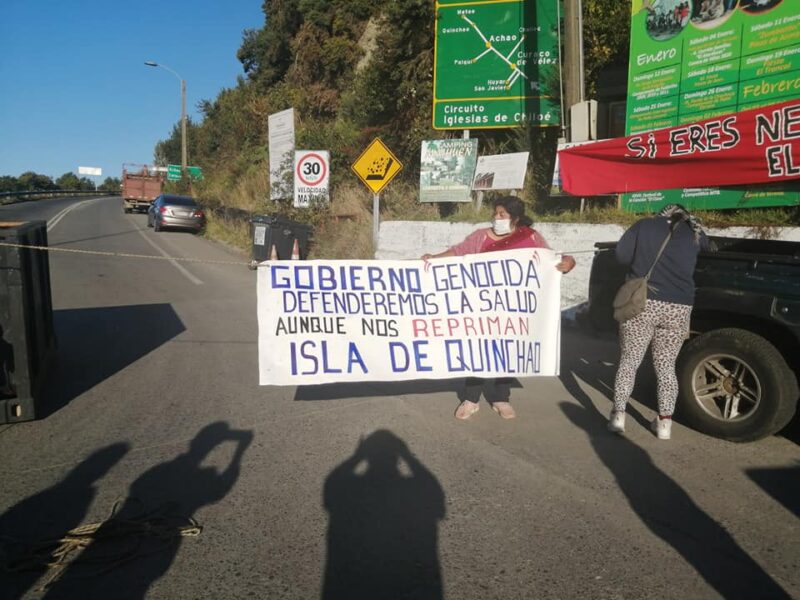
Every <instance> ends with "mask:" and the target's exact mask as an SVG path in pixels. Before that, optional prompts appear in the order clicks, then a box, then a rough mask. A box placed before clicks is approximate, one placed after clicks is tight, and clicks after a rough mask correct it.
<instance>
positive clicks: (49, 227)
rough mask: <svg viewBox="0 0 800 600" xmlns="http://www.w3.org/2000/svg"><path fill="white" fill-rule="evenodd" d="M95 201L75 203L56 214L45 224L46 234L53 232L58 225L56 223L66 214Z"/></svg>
mask: <svg viewBox="0 0 800 600" xmlns="http://www.w3.org/2000/svg"><path fill="white" fill-rule="evenodd" d="M96 201H97V198H92V199H91V200H83V201H81V202H76V203H75V204H71V205H69V206H68V207H67V208H65V209H64V210H62V211H61V212H60V213H58V214H57V215H56V216H55V217H53V218H52V219H50V220H49V221H48V222H47V231H48V233H49V232H50V231H52V230H53V227H55V226H56V225H58V223H59V221H61V219H63V218H64V217H66V216H67V213H69V212H71V211H73V210H75V209H76V208H78V207H79V206H83V205H84V204H87V203H89V202H96Z"/></svg>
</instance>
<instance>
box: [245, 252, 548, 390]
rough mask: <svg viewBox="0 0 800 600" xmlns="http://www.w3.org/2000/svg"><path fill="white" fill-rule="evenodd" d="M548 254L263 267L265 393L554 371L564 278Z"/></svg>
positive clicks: (260, 270)
mask: <svg viewBox="0 0 800 600" xmlns="http://www.w3.org/2000/svg"><path fill="white" fill-rule="evenodd" d="M557 263H558V258H557V257H556V254H555V253H554V252H553V251H551V250H545V249H542V248H537V249H524V250H509V251H505V252H493V253H491V254H475V255H469V256H465V257H454V258H442V259H433V260H430V261H423V260H414V261H412V260H405V261H389V260H381V261H376V260H337V261H327V260H312V261H266V262H263V263H261V264H260V265H259V267H258V329H259V333H258V355H259V356H258V359H259V381H260V383H261V385H310V384H320V383H334V382H349V381H402V380H410V379H448V378H455V377H472V376H474V377H531V376H536V375H558V370H559V356H560V326H561V319H560V315H561V313H560V300H561V291H560V283H561V273H559V272H558V271H557V270H556V268H555V265H556V264H557Z"/></svg>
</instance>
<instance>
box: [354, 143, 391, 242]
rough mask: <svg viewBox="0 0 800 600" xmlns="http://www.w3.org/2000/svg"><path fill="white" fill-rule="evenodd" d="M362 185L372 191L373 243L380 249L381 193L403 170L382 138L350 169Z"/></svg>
mask: <svg viewBox="0 0 800 600" xmlns="http://www.w3.org/2000/svg"><path fill="white" fill-rule="evenodd" d="M350 168H351V169H353V172H354V173H355V174H356V175H358V178H359V179H361V181H362V183H363V184H364V185H365V186H367V187H368V188H369V189H370V190H371V191H372V241H373V243H374V244H375V247H376V248H377V247H378V230H379V228H380V206H381V197H380V192H381V190H382V189H383V188H385V187H386V186H387V185H388V184H389V182H390V181H391V180H392V179H394V177H395V175H397V174H398V173H399V172H400V171H402V170H403V164H402V163H401V162H400V161H399V160H397V157H396V156H395V155H394V154H392V151H391V150H389V148H387V147H386V146H385V145H384V143H383V142H382V141H381V140H380V138H375V139H374V140H372V143H370V145H369V146H367V147H366V149H365V150H364V152H362V153H361V156H359V157H358V158H357V159H356V161H355V162H354V163H353V164H352V165H351V167H350Z"/></svg>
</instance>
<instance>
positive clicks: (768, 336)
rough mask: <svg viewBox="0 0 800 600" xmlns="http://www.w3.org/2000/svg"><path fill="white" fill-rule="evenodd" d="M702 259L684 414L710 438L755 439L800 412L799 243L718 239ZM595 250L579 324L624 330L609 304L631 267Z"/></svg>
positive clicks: (684, 366) (684, 353) (681, 376)
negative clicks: (799, 381)
mask: <svg viewBox="0 0 800 600" xmlns="http://www.w3.org/2000/svg"><path fill="white" fill-rule="evenodd" d="M711 240H712V241H713V242H714V244H715V245H716V251H714V252H702V253H701V254H700V256H699V257H698V260H697V268H696V270H695V275H694V277H695V283H696V285H697V295H696V298H695V305H694V310H693V311H692V325H691V337H690V339H689V341H687V342H686V344H685V345H684V347H683V349H682V350H681V354H680V356H679V357H678V365H677V371H678V381H679V383H680V396H679V399H678V409H677V410H678V412H679V414H678V416H679V417H681V418H682V419H683V421H684V422H685V423H686V424H688V425H689V426H691V427H693V428H695V429H697V430H698V431H701V432H703V433H706V434H709V435H712V436H715V437H719V438H723V439H726V440H730V441H734V442H748V441H753V440H757V439H760V438H763V437H766V436H768V435H772V434H773V433H776V432H778V431H779V430H781V429H782V428H783V427H785V426H786V425H787V424H788V423H789V422H790V421H791V420H792V417H793V416H794V415H795V411H796V410H797V404H798V396H800V391H798V380H800V242H785V241H774V240H763V239H739V238H723V237H712V238H711ZM615 246H616V242H603V243H598V244H595V247H596V248H597V250H596V252H595V257H594V260H593V262H592V272H591V276H590V279H589V302H588V304H587V305H586V307H585V308H584V310H583V311H582V312H581V313H580V314H579V322H580V323H581V324H583V325H585V326H589V327H590V328H592V329H593V330H595V331H612V330H616V328H617V323H616V322H615V321H614V319H613V317H612V309H611V303H612V300H613V298H614V294H615V293H616V291H617V289H618V288H619V286H620V285H621V284H622V282H623V280H624V278H625V273H626V268H625V267H623V266H622V265H620V264H619V263H618V262H617V261H616V259H615V257H614V252H613V249H614V247H615Z"/></svg>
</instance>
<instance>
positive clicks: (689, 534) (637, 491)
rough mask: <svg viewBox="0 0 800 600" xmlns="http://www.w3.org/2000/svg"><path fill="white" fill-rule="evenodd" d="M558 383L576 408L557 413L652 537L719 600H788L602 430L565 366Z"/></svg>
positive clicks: (653, 470) (648, 464)
mask: <svg viewBox="0 0 800 600" xmlns="http://www.w3.org/2000/svg"><path fill="white" fill-rule="evenodd" d="M560 378H561V381H562V383H563V385H564V387H565V388H566V390H567V391H568V392H569V393H570V394H571V395H572V397H573V398H575V399H576V400H577V401H578V402H579V404H580V406H578V405H575V404H571V403H567V402H562V403H561V404H560V406H561V410H562V411H563V412H564V414H565V415H566V416H567V418H569V420H570V421H572V423H573V424H575V425H576V426H577V427H578V428H580V429H582V430H583V431H584V432H585V433H586V435H587V436H588V437H589V441H590V442H591V444H592V447H593V448H594V450H595V452H596V453H597V456H598V457H599V458H600V460H602V461H603V463H604V464H605V465H606V467H607V468H608V470H609V471H610V472H611V473H612V475H614V477H615V478H616V480H617V483H618V485H619V487H620V490H621V491H622V493H624V494H625V497H626V498H627V499H628V503H629V504H630V507H631V508H632V509H633V511H634V513H636V515H637V516H638V517H639V519H641V521H642V523H644V524H645V525H646V526H647V527H648V529H650V531H651V532H653V534H655V535H657V536H658V537H659V538H661V539H662V540H664V541H665V542H666V543H668V544H669V545H670V546H672V548H674V550H675V551H676V552H677V553H678V554H680V555H681V556H682V557H683V558H684V560H685V561H686V562H687V563H689V564H690V565H691V566H692V567H693V568H694V569H695V570H696V571H697V572H698V573H699V574H700V576H701V577H703V579H704V580H705V581H706V583H708V585H710V586H711V587H713V588H714V589H715V590H716V591H717V592H718V593H719V594H720V595H721V596H722V597H723V598H774V599H777V598H789V597H790V596H789V595H788V594H787V593H786V592H785V591H784V590H783V589H782V588H781V586H780V585H779V584H778V583H777V582H776V581H775V580H773V579H772V577H770V576H769V575H768V574H767V573H766V572H765V571H764V570H763V569H762V568H761V566H759V565H758V563H756V562H755V561H754V560H753V559H752V558H751V557H750V556H749V555H748V554H747V553H746V552H745V551H744V550H743V549H742V548H741V546H739V544H737V543H736V540H735V539H734V538H733V536H731V534H730V533H728V531H727V530H726V529H725V528H724V527H723V526H722V525H720V524H719V523H718V522H717V521H715V520H714V519H713V518H712V517H710V516H709V515H708V514H706V513H705V512H704V511H703V510H702V509H701V508H700V507H699V506H697V504H695V502H694V501H693V500H692V499H691V497H690V496H689V494H687V493H686V492H685V491H684V490H683V488H681V487H680V486H679V485H678V484H677V483H675V481H674V480H673V479H672V478H671V477H670V476H669V475H667V474H666V473H665V472H664V471H662V470H661V469H659V468H658V467H657V466H656V465H655V464H654V463H653V461H652V459H651V458H650V456H649V455H648V454H647V452H646V451H645V450H643V449H642V448H641V447H639V446H637V445H636V444H634V443H633V442H631V441H630V440H629V439H628V438H626V437H624V436H619V435H616V434H613V433H611V432H609V431H608V430H607V429H606V422H607V418H606V416H605V415H603V414H601V413H600V412H598V411H597V409H596V408H595V407H594V405H593V404H592V402H591V399H590V398H589V397H588V396H587V395H586V393H585V392H584V391H583V390H582V389H581V387H580V385H579V384H578V380H577V377H576V372H575V371H573V370H571V369H570V365H562V375H561V377H560ZM662 443H663V442H662ZM667 443H669V442H667Z"/></svg>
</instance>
